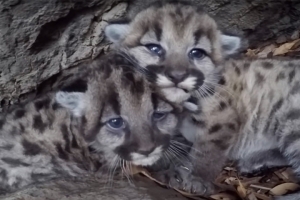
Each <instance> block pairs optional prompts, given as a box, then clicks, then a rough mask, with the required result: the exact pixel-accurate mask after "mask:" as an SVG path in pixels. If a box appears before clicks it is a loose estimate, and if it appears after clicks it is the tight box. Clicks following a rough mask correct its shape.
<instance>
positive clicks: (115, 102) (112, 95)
mask: <svg viewBox="0 0 300 200" xmlns="http://www.w3.org/2000/svg"><path fill="white" fill-rule="evenodd" d="M109 91H110V92H109V94H108V99H107V103H108V104H110V105H111V107H112V109H113V111H114V112H115V113H116V114H117V115H120V110H121V105H120V103H119V94H118V93H117V92H116V91H115V87H114V86H112V85H111V86H110V89H109Z"/></svg>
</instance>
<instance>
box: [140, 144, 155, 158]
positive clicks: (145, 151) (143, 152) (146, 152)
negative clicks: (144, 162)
mask: <svg viewBox="0 0 300 200" xmlns="http://www.w3.org/2000/svg"><path fill="white" fill-rule="evenodd" d="M154 149H155V146H154V147H152V148H151V149H149V150H148V149H147V150H139V151H138V153H140V154H142V155H145V156H148V155H149V154H150V153H152V152H153V151H154Z"/></svg>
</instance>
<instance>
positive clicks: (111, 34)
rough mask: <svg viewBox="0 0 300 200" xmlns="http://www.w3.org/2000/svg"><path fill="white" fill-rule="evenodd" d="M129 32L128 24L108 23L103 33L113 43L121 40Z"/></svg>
mask: <svg viewBox="0 0 300 200" xmlns="http://www.w3.org/2000/svg"><path fill="white" fill-rule="evenodd" d="M128 32H129V24H128V23H124V24H108V25H107V26H106V27H105V30H104V33H105V36H106V37H107V38H108V40H109V41H111V42H113V43H119V42H121V41H122V40H123V39H124V38H125V37H126V35H127V34H128Z"/></svg>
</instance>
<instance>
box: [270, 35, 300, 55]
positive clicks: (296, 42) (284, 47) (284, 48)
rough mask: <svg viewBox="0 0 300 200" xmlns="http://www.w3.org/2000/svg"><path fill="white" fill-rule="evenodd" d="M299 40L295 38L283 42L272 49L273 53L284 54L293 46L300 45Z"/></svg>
mask: <svg viewBox="0 0 300 200" xmlns="http://www.w3.org/2000/svg"><path fill="white" fill-rule="evenodd" d="M299 41H300V39H297V40H294V41H292V42H288V43H285V44H283V45H281V46H279V47H278V48H276V49H275V50H274V53H273V55H274V56H278V55H284V54H286V53H288V52H289V51H290V50H292V49H293V48H297V46H299V45H300V43H299Z"/></svg>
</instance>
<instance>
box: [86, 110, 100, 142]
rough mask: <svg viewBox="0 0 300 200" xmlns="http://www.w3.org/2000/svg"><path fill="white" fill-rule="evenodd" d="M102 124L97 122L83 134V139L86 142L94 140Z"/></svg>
mask: <svg viewBox="0 0 300 200" xmlns="http://www.w3.org/2000/svg"><path fill="white" fill-rule="evenodd" d="M101 115H102V114H101ZM100 119H101V117H100ZM103 126H104V123H101V122H98V123H97V124H96V125H95V126H94V127H93V128H92V129H91V130H89V131H88V133H87V134H86V136H85V140H86V141H87V142H92V141H94V140H95V138H96V136H97V135H98V133H99V132H100V130H101V128H102V127H103Z"/></svg>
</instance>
